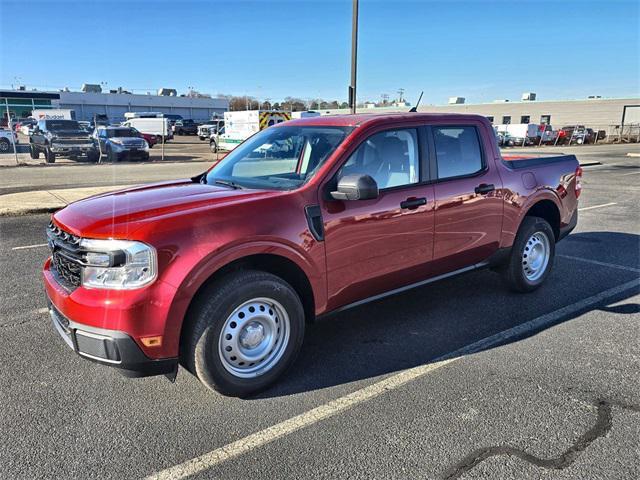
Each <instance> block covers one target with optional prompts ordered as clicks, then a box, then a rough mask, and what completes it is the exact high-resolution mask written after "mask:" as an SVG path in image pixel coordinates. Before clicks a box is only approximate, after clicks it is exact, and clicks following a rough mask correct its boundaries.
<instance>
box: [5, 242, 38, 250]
mask: <svg viewBox="0 0 640 480" xmlns="http://www.w3.org/2000/svg"><path fill="white" fill-rule="evenodd" d="M46 246H47V244H46V243H37V244H35V245H25V246H23V247H13V248H12V249H11V250H26V249H28V248H40V247H46Z"/></svg>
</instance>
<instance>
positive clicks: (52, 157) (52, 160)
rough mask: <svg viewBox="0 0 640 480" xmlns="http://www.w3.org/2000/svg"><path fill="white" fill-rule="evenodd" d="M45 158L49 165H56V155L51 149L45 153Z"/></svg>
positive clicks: (47, 149)
mask: <svg viewBox="0 0 640 480" xmlns="http://www.w3.org/2000/svg"><path fill="white" fill-rule="evenodd" d="M44 158H45V160H46V162H47V163H56V154H55V153H53V152H52V151H51V149H50V148H49V147H47V148H46V150H45V151H44Z"/></svg>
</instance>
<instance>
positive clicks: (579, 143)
mask: <svg viewBox="0 0 640 480" xmlns="http://www.w3.org/2000/svg"><path fill="white" fill-rule="evenodd" d="M576 143H577V144H578V145H582V144H583V143H584V139H582V138H578V139H576Z"/></svg>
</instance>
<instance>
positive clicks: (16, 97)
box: [0, 90, 229, 122]
mask: <svg viewBox="0 0 640 480" xmlns="http://www.w3.org/2000/svg"><path fill="white" fill-rule="evenodd" d="M0 105H1V107H2V113H3V114H2V118H3V119H5V122H6V110H7V106H8V109H9V111H10V114H11V116H12V117H14V118H22V117H28V116H29V115H30V114H31V111H32V110H33V109H35V108H68V109H71V110H73V111H74V112H75V118H76V119H77V120H91V119H92V118H93V117H94V115H96V114H106V115H107V116H108V117H109V120H111V121H112V122H120V121H123V120H124V114H125V113H126V112H162V113H166V114H174V115H182V117H184V118H192V119H194V120H196V121H206V120H210V119H211V118H212V117H213V116H215V115H218V116H222V114H223V113H224V112H226V111H227V110H228V109H229V101H228V100H227V99H225V98H205V97H180V96H175V95H139V94H132V93H126V92H122V93H102V92H67V91H62V92H37V91H27V90H4V91H0Z"/></svg>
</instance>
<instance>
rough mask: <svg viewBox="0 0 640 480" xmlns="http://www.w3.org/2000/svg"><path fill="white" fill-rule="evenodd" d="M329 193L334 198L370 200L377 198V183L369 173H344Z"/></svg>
mask: <svg viewBox="0 0 640 480" xmlns="http://www.w3.org/2000/svg"><path fill="white" fill-rule="evenodd" d="M330 195H331V198H333V199H334V200H372V199H374V198H378V184H377V183H376V181H375V180H374V179H373V177H371V175H365V174H360V173H357V174H352V175H345V176H344V177H342V178H340V180H338V186H337V188H336V191H334V192H331V193H330Z"/></svg>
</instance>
